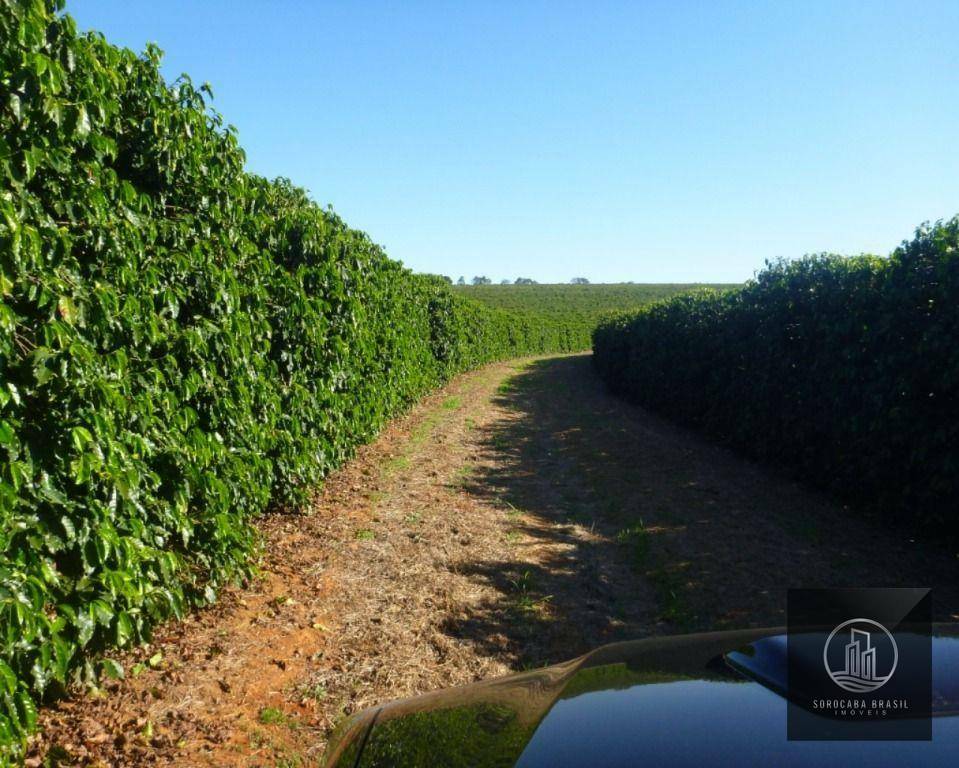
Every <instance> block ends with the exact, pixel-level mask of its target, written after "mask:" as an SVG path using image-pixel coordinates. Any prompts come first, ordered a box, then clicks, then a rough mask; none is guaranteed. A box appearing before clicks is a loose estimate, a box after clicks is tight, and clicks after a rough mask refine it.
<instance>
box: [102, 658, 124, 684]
mask: <svg viewBox="0 0 959 768" xmlns="http://www.w3.org/2000/svg"><path fill="white" fill-rule="evenodd" d="M100 667H101V668H102V670H103V672H104V674H106V676H107V677H112V678H113V679H114V680H122V679H123V665H122V664H120V662H119V661H115V660H114V659H100Z"/></svg>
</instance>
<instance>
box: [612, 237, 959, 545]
mask: <svg viewBox="0 0 959 768" xmlns="http://www.w3.org/2000/svg"><path fill="white" fill-rule="evenodd" d="M957 341H959V218H956V219H952V220H951V221H948V222H945V223H938V224H936V225H934V226H929V225H924V226H923V227H921V228H920V229H919V230H918V231H917V233H916V236H915V238H914V239H913V240H912V241H909V242H904V243H903V244H902V246H901V247H899V248H898V249H897V250H896V251H895V252H894V253H893V254H892V255H891V256H890V257H889V258H878V257H872V256H861V257H854V258H844V257H840V256H828V255H823V256H810V257H807V258H804V259H801V260H799V261H794V262H783V263H776V264H772V265H768V266H767V268H766V269H765V270H764V271H763V272H761V273H760V274H759V275H758V276H757V277H756V279H755V280H753V281H750V282H749V283H747V285H746V286H745V287H744V288H743V289H741V290H736V291H731V292H723V293H717V292H698V293H690V294H686V295H683V296H680V297H676V298H673V299H669V300H666V301H664V302H661V303H657V304H654V305H651V306H650V307H648V308H645V309H643V310H642V311H640V312H639V313H637V314H634V315H631V316H622V317H619V318H616V319H610V320H608V321H607V322H605V323H603V324H602V325H601V326H600V327H598V328H597V329H596V330H595V332H594V334H593V349H594V353H595V355H594V360H595V364H596V367H597V369H598V371H599V373H600V374H601V376H602V377H603V378H604V379H605V380H606V382H607V383H608V384H609V386H610V387H611V388H612V389H613V390H615V391H617V392H620V393H622V394H624V395H626V396H627V397H629V398H631V399H633V400H635V401H636V402H638V403H641V404H643V405H645V406H649V407H651V408H653V409H655V410H657V411H661V412H663V413H664V414H666V415H668V416H670V417H672V418H674V419H676V420H678V421H681V422H683V423H685V424H687V425H691V426H693V427H696V428H699V429H702V430H704V431H706V432H708V433H709V434H711V435H713V436H715V437H718V438H720V439H721V440H723V441H726V442H728V443H730V444H732V445H734V446H735V447H737V448H739V449H741V450H742V451H745V452H746V453H748V454H749V455H751V456H753V457H755V458H758V459H761V460H765V461H769V462H772V463H775V464H777V465H780V466H782V467H785V468H788V469H789V470H790V471H792V472H794V473H795V474H796V475H798V476H800V477H802V478H804V479H806V480H808V481H811V482H813V483H814V484H817V485H819V486H821V487H824V488H827V489H829V490H831V491H834V492H836V493H838V494H840V495H841V497H843V498H845V499H848V500H849V501H851V502H854V503H856V504H858V505H861V506H862V507H864V508H866V509H870V510H875V511H883V512H886V513H889V514H892V515H894V516H897V517H898V518H899V519H900V520H902V521H903V522H905V523H907V524H908V525H915V526H916V527H925V528H926V529H927V530H928V531H930V532H935V533H936V534H941V533H944V532H951V533H953V534H955V533H959V517H957V515H956V498H957V497H959V419H957V418H956V413H957V410H956V405H957V403H959V344H957Z"/></svg>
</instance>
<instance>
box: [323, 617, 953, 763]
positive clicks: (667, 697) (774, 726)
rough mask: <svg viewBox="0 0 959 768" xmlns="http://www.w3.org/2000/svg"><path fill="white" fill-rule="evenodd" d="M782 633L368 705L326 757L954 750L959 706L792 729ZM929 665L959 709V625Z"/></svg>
mask: <svg viewBox="0 0 959 768" xmlns="http://www.w3.org/2000/svg"><path fill="white" fill-rule="evenodd" d="M784 645H785V644H784V638H783V637H782V630H781V629H764V630H748V631H740V632H717V633H709V634H700V635H685V636H678V637H670V638H653V639H649V640H641V641H636V642H631V643H618V644H616V645H609V646H605V647H603V648H600V649H598V650H596V651H594V652H592V653H590V654H587V655H586V656H583V657H581V658H579V659H576V660H574V661H571V662H568V663H566V664H561V665H558V666H554V667H547V668H544V669H541V670H537V671H535V672H529V673H525V674H521V675H515V676H512V677H507V678H502V679H499V680H493V681H490V682H486V683H478V684H476V685H472V686H466V687H463V688H455V689H451V690H448V691H441V692H439V693H435V694H429V695H426V696H420V697H416V698H413V699H405V700H403V701H398V702H394V703H392V704H387V705H384V706H383V707H379V708H375V709H372V710H367V711H365V712H361V713H359V714H358V715H356V716H354V717H353V718H352V719H351V720H350V721H348V722H347V723H346V724H345V726H344V727H343V728H342V729H341V730H340V732H339V733H338V735H337V736H336V737H335V738H334V740H333V742H332V743H331V747H330V750H329V751H328V756H327V760H328V762H327V765H328V766H334V765H335V766H342V767H346V766H350V768H352V767H353V766H356V767H357V768H380V767H382V768H385V767H386V766H410V767H418V766H423V767H424V768H426V766H429V767H430V768H433V767H434V766H451V767H454V766H456V767H458V766H471V767H474V766H475V767H476V768H479V767H480V766H497V767H500V766H502V767H503V768H506V767H507V766H527V767H528V768H533V767H534V766H535V767H536V768H539V767H540V766H596V767H597V768H602V767H603V766H610V767H612V766H635V765H655V766H699V765H729V766H751V765H756V766H759V765H763V766H766V765H771V764H775V765H778V766H799V765H827V764H830V765H831V764H837V765H838V764H843V765H848V766H854V765H869V766H872V767H874V768H879V767H880V766H901V765H908V766H925V765H930V766H932V765H936V766H942V765H951V764H954V763H955V761H956V759H957V756H959V717H952V716H942V717H935V718H934V719H933V740H932V741H931V742H896V741H856V742H839V741H829V742H816V741H787V740H786V700H785V699H784V698H783V697H782V695H781V693H782V690H781V686H780V683H781V681H782V680H783V679H784V670H783V668H782V665H784V664H785V660H784V656H783V654H782V653H781V649H782V648H784ZM737 650H739V651H740V653H738V654H737V653H735V652H736V651H737ZM742 651H745V652H744V653H743V652H742ZM756 659H760V660H762V661H763V664H764V666H763V668H762V669H761V670H760V671H761V672H763V674H757V669H756ZM933 666H934V670H933V686H934V691H935V692H934V698H935V700H936V701H938V702H939V703H940V704H941V705H942V706H941V707H940V712H941V713H942V714H944V715H945V714H946V713H948V712H954V711H955V703H956V697H957V695H959V690H957V682H956V681H957V679H959V628H957V627H956V626H954V625H950V626H941V627H938V628H937V630H936V632H935V637H934V638H933ZM757 679H759V680H762V684H761V683H760V682H757ZM943 702H945V704H943Z"/></svg>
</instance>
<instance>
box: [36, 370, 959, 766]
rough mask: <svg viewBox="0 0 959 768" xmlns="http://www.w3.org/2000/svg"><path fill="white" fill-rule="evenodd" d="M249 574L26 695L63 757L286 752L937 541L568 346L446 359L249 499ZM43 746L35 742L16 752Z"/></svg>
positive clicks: (912, 558)
mask: <svg viewBox="0 0 959 768" xmlns="http://www.w3.org/2000/svg"><path fill="white" fill-rule="evenodd" d="M262 529H263V532H264V535H265V540H266V552H267V554H266V557H265V561H264V563H263V569H262V576H261V578H259V579H257V580H256V581H255V582H254V583H252V584H250V585H247V587H246V588H236V589H233V590H230V591H228V593H227V594H225V595H224V596H223V597H222V599H221V601H220V603H219V604H218V605H217V606H216V607H215V608H212V609H210V610H207V611H202V612H199V613H197V614H195V615H194V616H192V617H190V618H189V619H188V620H187V621H184V622H180V623H175V624H174V623H171V624H169V625H167V626H165V627H163V628H161V630H159V631H158V632H157V635H156V638H155V642H154V643H153V644H152V645H151V646H150V647H149V648H146V649H143V650H139V651H137V652H135V653H133V654H130V655H128V656H127V657H126V658H125V659H124V661H125V663H126V666H127V668H128V670H129V672H128V675H127V678H126V679H125V680H124V681H122V682H119V683H114V684H111V685H110V686H109V688H108V690H107V691H105V692H104V695H100V696H90V695H79V694H78V696H77V697H76V698H73V699H70V700H67V701H64V702H61V703H60V704H59V705H57V706H56V707H54V708H50V709H47V710H45V711H44V712H43V713H42V718H41V727H42V728H43V729H44V731H45V736H44V737H42V738H41V739H39V740H38V741H37V743H36V745H35V747H34V753H33V754H34V756H35V759H37V760H38V759H39V756H40V755H43V754H46V755H48V757H50V758H52V759H54V760H55V761H56V760H58V761H59V764H60V765H74V764H76V765H111V766H120V765H157V764H159V765H174V764H175V765H201V766H254V765H262V766H301V765H303V766H305V765H313V764H315V763H316V762H317V761H318V760H319V757H320V755H321V754H322V749H323V746H324V743H325V737H326V735H327V733H328V732H329V729H330V728H331V727H332V726H333V725H334V724H335V723H336V722H337V721H338V720H339V719H341V718H342V717H343V716H344V715H345V714H348V713H350V712H352V711H355V710H356V709H358V708H361V707H364V706H367V705H369V704H372V703H374V702H377V701H382V700H385V699H389V698H395V697H399V696H406V695H410V694H414V693H419V692H422V691H427V690H431V689H435V688H439V687H444V686H449V685H455V684H459V683H467V682H471V681H473V680H476V679H480V678H485V677H491V676H495V675H499V674H505V673H508V672H509V671H511V670H516V669H521V668H524V667H529V666H536V665H541V664H545V663H550V662H556V661H560V660H564V659H567V658H570V657H573V656H575V655H577V654H579V653H581V652H584V651H586V650H587V649H589V648H592V647H595V646H597V645H600V644H602V643H606V642H610V641H613V640H619V639H625V638H632V637H641V636H645V635H649V634H663V633H673V632H683V631H690V630H696V629H704V628H723V627H729V628H732V627H741V626H759V625H770V624H781V623H783V622H784V621H785V616H784V608H785V590H786V588H787V587H791V586H815V585H867V586H880V585H896V584H908V585H912V586H917V585H919V586H921V585H927V586H932V587H934V588H936V613H937V617H938V618H940V619H948V618H953V619H955V618H959V616H957V614H959V590H957V584H959V580H957V579H956V576H957V563H959V561H957V559H956V555H955V553H954V552H949V551H941V550H939V549H938V548H936V547H935V546H933V545H931V544H930V543H923V544H921V545H920V544H919V543H916V542H914V541H912V540H910V539H909V538H908V537H905V536H903V535H899V534H897V533H896V532H893V531H890V530H889V528H888V526H885V525H882V524H879V523H878V522H876V521H869V520H867V519H864V518H863V517H862V516H861V515H855V514H851V513H848V512H847V511H846V510H844V509H842V508H841V507H839V506H837V505H836V504H834V503H832V502H830V501H828V500H825V499H823V498H820V497H818V496H817V495H815V494H813V493H811V492H810V491H809V490H808V489H804V488H802V487H801V486H798V485H796V484H794V483H791V482H788V481H786V480H783V479H782V478H780V477H777V476H775V475H773V474H771V473H769V472H766V471H764V470H761V469H759V468H758V467H756V466H754V465H752V464H750V463H748V462H745V461H743V460H742V459H740V458H738V457H736V456H734V455H733V454H731V453H729V452H727V451H725V450H723V449H720V448H717V447H716V446H713V445H711V444H709V443H707V442H705V441H703V440H701V439H699V438H697V437H696V436H694V435H692V434H690V433H688V432H686V431H684V430H681V429H679V428H677V427H674V426H672V425H670V424H668V423H666V422H664V421H662V420H660V419H658V418H656V417H654V416H652V415H650V414H648V413H646V412H645V411H642V410H641V409H637V408H633V407H631V406H629V405H626V404H624V403H623V402H622V401H620V400H618V399H616V398H614V397H612V396H610V395H609V394H607V393H606V392H605V390H604V389H603V387H602V385H601V384H600V383H599V382H598V380H597V379H596V378H595V376H594V375H593V373H592V370H591V367H590V361H589V357H588V356H573V357H559V358H547V359H541V360H535V361H520V362H513V363H504V364H498V365H493V366H490V367H487V368H485V369H483V370H480V371H476V372H473V373H470V374H466V375H464V376H462V377H460V378H458V379H457V380H455V381H454V382H453V383H452V384H451V385H450V386H448V387H447V388H445V389H444V390H443V391H441V392H438V393H436V394H434V395H432V396H430V397H429V398H427V399H426V400H425V401H424V402H422V403H421V404H419V405H418V406H417V407H416V408H414V409H413V410H412V411H411V412H410V413H409V414H408V415H407V416H406V417H404V418H403V419H400V420H398V421H397V422H396V423H395V424H393V425H392V426H391V427H390V428H389V429H387V430H386V432H385V433H384V434H383V435H382V436H381V438H380V439H379V440H377V442H376V443H374V444H373V445H371V446H367V447H366V448H364V449H363V450H361V451H360V454H359V455H358V456H357V458H356V459H355V460H354V461H352V462H350V463H349V464H348V465H347V466H346V467H344V468H343V469H342V470H341V471H339V472H337V473H336V474H335V475H334V476H332V477H331V478H329V480H328V482H327V483H326V485H325V487H324V489H323V491H322V493H321V494H320V495H319V496H318V498H317V499H316V502H315V505H314V509H313V511H312V513H311V514H309V515H304V516H275V517H271V518H268V519H266V520H265V521H264V522H263V525H262ZM35 764H39V763H35Z"/></svg>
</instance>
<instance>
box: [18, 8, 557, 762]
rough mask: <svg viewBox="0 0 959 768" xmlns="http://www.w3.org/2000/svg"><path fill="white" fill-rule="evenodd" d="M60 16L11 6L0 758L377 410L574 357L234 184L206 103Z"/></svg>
mask: <svg viewBox="0 0 959 768" xmlns="http://www.w3.org/2000/svg"><path fill="white" fill-rule="evenodd" d="M61 10H62V9H61V8H60V7H59V6H58V5H55V4H52V3H50V2H46V1H45V0H2V2H0V747H2V749H3V756H2V757H0V764H2V763H4V762H6V761H12V760H15V759H16V758H17V756H18V754H20V753H21V751H22V746H23V739H24V738H25V734H27V733H28V732H29V731H30V729H31V728H32V727H33V725H34V722H35V719H36V709H35V701H37V700H38V699H40V698H44V697H50V696H54V695H56V694H57V693H58V692H60V691H62V689H63V688H64V686H66V685H67V684H69V683H70V682H71V681H72V680H86V681H94V680H96V679H97V678H98V676H99V675H100V674H102V673H108V674H120V673H121V672H122V670H121V669H120V668H119V667H118V666H117V665H116V664H115V663H114V662H112V661H110V660H109V659H108V657H107V655H106V654H108V650H109V649H110V648H111V647H115V646H118V647H124V646H128V645H130V644H132V643H137V642H140V641H142V640H145V639H147V638H149V636H150V628H151V626H153V625H154V624H155V623H156V622H157V621H159V620H161V619H164V618H166V617H169V616H179V615H182V613H183V612H184V611H185V610H186V609H187V608H188V607H189V605H191V604H193V603H196V602H198V601H208V600H212V599H214V597H215V595H216V591H217V589H218V588H219V587H220V586H221V585H222V584H224V583H226V582H228V581H230V580H232V579H235V578H237V577H240V576H242V575H244V574H246V573H247V572H248V569H249V563H250V558H251V555H252V554H254V552H255V548H256V543H257V542H256V536H255V533H254V528H253V527H252V525H251V521H252V520H253V518H254V517H255V516H256V515H257V514H259V513H261V512H263V511H264V510H265V509H267V508H268V507H269V506H270V505H287V506H289V505H295V504H297V503H298V502H300V501H301V500H302V498H303V495H304V493H305V492H306V491H307V490H308V489H309V488H310V487H311V486H315V485H316V484H317V483H318V482H319V481H320V480H321V479H322V477H323V476H324V475H325V474H326V473H328V472H329V471H330V470H331V469H332V468H334V467H336V466H337V465H339V464H341V463H342V462H343V461H344V460H345V459H346V458H347V457H349V456H350V454H351V453H352V451H353V450H354V448H355V447H356V446H357V445H358V444H360V443H362V442H363V441H365V440H368V439H369V438H370V437H371V436H372V435H373V434H375V432H376V431H377V429H379V428H380V427H381V426H382V424H383V423H384V421H385V420H386V419H388V418H389V417H390V416H392V415H394V414H396V413H397V412H399V411H401V410H402V409H403V408H405V407H406V406H407V405H408V404H410V403H411V402H412V401H414V400H415V399H416V398H417V397H419V396H420V395H422V394H423V393H424V392H426V391H427V390H429V389H430V388H431V387H435V386H436V385H438V384H439V383H441V382H442V381H444V380H445V379H447V378H449V377H450V376H451V375H452V374H454V373H456V372H457V371H461V370H464V369H466V368H469V367H471V366H475V365H479V364H481V363H484V362H486V361H490V360H494V359H497V358H503V357H507V356H513V355H519V354H526V353H537V352H544V351H552V350H564V349H568V348H569V347H568V344H567V339H568V338H569V334H567V333H566V332H565V329H564V328H563V327H562V326H555V325H554V326H550V327H546V326H545V324H544V325H543V326H539V325H537V324H535V323H532V322H531V321H529V320H528V319H524V320H522V321H521V322H520V321H519V320H518V319H517V318H515V317H514V316H513V315H511V314H509V313H507V312H503V311H499V310H494V309H491V308H488V307H484V306H480V305H478V304H476V303H474V302H473V301H471V300H469V299H467V298H465V297H462V296H458V295H454V294H453V293H452V292H451V291H450V290H449V289H448V288H447V287H446V286H445V285H443V284H442V283H441V282H440V281H437V280H435V279H433V278H429V277H425V276H417V275H414V274H412V273H411V272H410V271H408V270H406V269H404V268H403V267H402V266H401V265H400V264H398V263H397V262H394V261H391V260H389V259H388V258H387V257H386V255H385V254H384V253H383V251H382V250H381V249H380V248H379V247H377V246H376V245H374V244H373V243H372V242H371V241H370V240H369V238H368V237H367V236H366V235H364V234H363V233H361V232H357V231H356V230H352V229H350V228H349V227H347V226H346V225H345V224H344V223H343V222H342V221H341V220H340V219H339V218H338V217H337V216H335V215H334V214H333V213H331V212H329V211H325V210H321V209H320V208H318V207H317V206H316V205H315V204H313V203H312V202H311V201H310V200H309V199H308V198H307V196H306V195H305V194H304V193H303V192H302V191H301V190H299V189H297V188H296V187H294V186H293V185H292V184H290V183H288V182H286V181H283V180H279V181H275V182H271V181H267V180H265V179H262V178H258V177H256V176H252V175H250V174H248V173H246V172H245V171H244V169H243V164H244V156H243V152H242V150H241V149H240V148H239V146H238V144H237V139H236V136H235V134H234V132H233V131H232V130H231V129H229V128H227V127H225V126H224V125H223V123H222V120H221V118H220V117H219V116H218V115H217V114H216V113H214V112H212V111H210V110H209V109H208V107H207V99H208V96H209V89H208V88H206V87H205V86H204V87H200V88H197V87H195V86H194V85H193V84H192V83H191V82H190V80H189V79H187V78H185V77H184V78H181V79H180V80H179V81H177V82H176V83H175V84H173V85H172V86H171V85H168V84H167V83H166V82H164V80H163V78H162V77H161V76H160V73H159V69H158V64H159V60H160V53H159V51H158V50H156V49H155V48H149V49H148V50H147V51H146V53H145V54H144V55H142V56H138V55H136V54H134V53H132V52H130V51H128V50H123V49H120V48H117V47H114V46H112V45H110V44H109V43H107V42H106V41H105V40H104V39H103V37H102V36H100V35H96V34H85V35H80V34H78V33H77V31H76V28H75V25H74V22H73V21H72V20H71V19H70V18H69V17H68V16H66V15H63V14H62V12H61Z"/></svg>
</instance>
